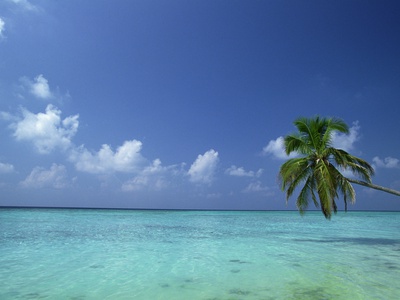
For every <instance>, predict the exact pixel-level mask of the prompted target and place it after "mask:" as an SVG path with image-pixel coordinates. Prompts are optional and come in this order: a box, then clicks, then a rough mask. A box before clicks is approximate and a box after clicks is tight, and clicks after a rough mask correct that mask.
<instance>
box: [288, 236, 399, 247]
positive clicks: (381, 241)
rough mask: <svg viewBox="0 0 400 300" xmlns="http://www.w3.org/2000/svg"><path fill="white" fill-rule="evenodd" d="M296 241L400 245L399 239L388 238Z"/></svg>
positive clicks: (300, 240)
mask: <svg viewBox="0 0 400 300" xmlns="http://www.w3.org/2000/svg"><path fill="white" fill-rule="evenodd" d="M294 241H295V242H314V243H352V244H358V245H367V246H380V245H393V246H394V245H400V240H398V239H388V238H365V237H356V238H333V239H294Z"/></svg>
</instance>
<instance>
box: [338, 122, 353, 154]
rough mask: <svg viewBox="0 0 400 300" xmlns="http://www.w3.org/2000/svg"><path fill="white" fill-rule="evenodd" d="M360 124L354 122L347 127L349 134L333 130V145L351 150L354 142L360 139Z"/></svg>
mask: <svg viewBox="0 0 400 300" xmlns="http://www.w3.org/2000/svg"><path fill="white" fill-rule="evenodd" d="M359 132H360V126H359V125H358V122H354V123H353V125H352V126H351V127H350V128H349V134H343V133H338V132H333V134H332V144H333V147H335V148H338V149H343V150H344V151H351V150H353V149H354V143H355V142H357V141H358V140H359V139H360V133H359Z"/></svg>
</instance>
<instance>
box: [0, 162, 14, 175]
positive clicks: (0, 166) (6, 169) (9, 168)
mask: <svg viewBox="0 0 400 300" xmlns="http://www.w3.org/2000/svg"><path fill="white" fill-rule="evenodd" d="M13 171H14V166H13V165H11V164H5V163H2V162H0V173H11V172H13Z"/></svg>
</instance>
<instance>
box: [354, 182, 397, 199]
mask: <svg viewBox="0 0 400 300" xmlns="http://www.w3.org/2000/svg"><path fill="white" fill-rule="evenodd" d="M347 180H348V181H350V182H351V183H355V184H359V185H363V186H366V187H369V188H372V189H375V190H379V191H384V192H386V193H389V194H393V195H396V196H400V192H399V191H396V190H392V189H388V188H385V187H383V186H379V185H376V184H373V183H368V182H365V181H360V180H356V179H350V178H347Z"/></svg>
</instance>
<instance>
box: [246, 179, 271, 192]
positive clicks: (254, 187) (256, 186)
mask: <svg viewBox="0 0 400 300" xmlns="http://www.w3.org/2000/svg"><path fill="white" fill-rule="evenodd" d="M268 191H269V188H268V187H266V186H263V185H262V184H261V182H260V181H256V182H251V183H250V184H249V185H248V186H247V187H246V188H245V189H244V190H243V193H260V192H262V193H266V192H268Z"/></svg>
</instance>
